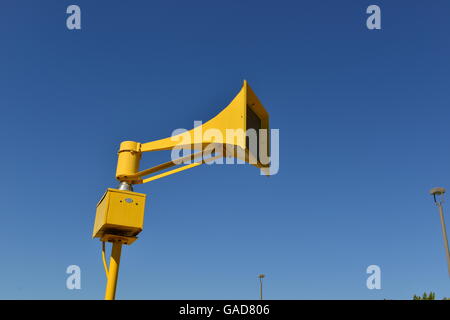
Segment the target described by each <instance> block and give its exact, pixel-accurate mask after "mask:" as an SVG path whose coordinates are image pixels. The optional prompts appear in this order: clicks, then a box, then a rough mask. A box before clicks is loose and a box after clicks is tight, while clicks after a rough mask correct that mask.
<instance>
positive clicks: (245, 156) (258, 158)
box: [93, 81, 270, 244]
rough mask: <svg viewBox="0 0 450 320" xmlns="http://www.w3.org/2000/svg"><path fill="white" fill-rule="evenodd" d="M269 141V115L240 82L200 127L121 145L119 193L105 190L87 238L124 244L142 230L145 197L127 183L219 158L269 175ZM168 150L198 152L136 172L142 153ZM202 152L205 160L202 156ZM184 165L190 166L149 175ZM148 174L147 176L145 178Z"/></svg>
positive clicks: (141, 181) (165, 174)
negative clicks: (228, 99) (232, 95)
mask: <svg viewBox="0 0 450 320" xmlns="http://www.w3.org/2000/svg"><path fill="white" fill-rule="evenodd" d="M269 140H270V137H269V114H268V113H267V111H266V110H265V109H264V107H263V105H262V104H261V102H260V101H259V99H258V97H257V96H256V95H255V93H254V92H253V90H252V89H251V88H250V86H249V85H248V83H247V81H244V84H243V86H242V89H241V90H240V91H239V93H238V94H237V96H236V97H235V98H234V99H233V100H232V101H231V103H230V104H229V105H228V106H227V107H226V108H225V109H223V110H222V111H221V112H220V113H219V114H218V115H217V116H215V117H214V118H212V119H211V120H209V121H207V122H206V123H204V124H203V125H201V126H198V127H196V128H194V129H192V130H190V131H185V132H183V133H181V134H179V135H175V136H172V137H168V138H165V139H161V140H156V141H151V142H147V143H139V142H135V141H124V142H122V143H121V144H120V150H119V156H118V161H117V170H116V178H117V180H119V181H120V182H121V185H120V187H119V189H108V190H107V191H106V193H105V194H104V196H103V197H102V199H101V200H100V202H99V203H98V205H97V213H96V219H95V226H94V232H93V237H98V238H101V240H102V241H111V240H113V239H121V241H122V242H124V243H127V244H131V243H132V242H133V241H134V240H135V239H136V236H137V234H139V232H141V231H142V228H143V221H144V207H145V200H146V196H145V194H141V193H136V192H133V191H132V185H133V184H142V183H146V182H150V181H153V180H156V179H159V178H162V177H165V176H168V175H171V174H174V173H177V172H180V171H183V170H186V169H190V168H192V167H195V166H198V165H201V164H203V163H205V162H208V161H212V160H213V159H217V158H219V157H224V156H228V157H230V156H231V157H235V158H237V159H240V160H242V161H245V162H248V163H251V164H252V165H254V166H256V167H258V168H260V169H261V170H263V171H264V173H266V174H269V170H270V158H269V151H270V143H269ZM252 141H253V143H251V142H252ZM173 148H180V149H190V150H196V151H199V152H196V153H191V154H190V155H188V156H186V157H182V158H178V159H176V160H172V161H169V162H166V163H162V164H160V165H157V166H155V167H152V168H150V169H146V170H142V171H139V163H140V160H141V157H142V153H144V152H150V151H160V150H171V149H173ZM211 150H214V152H211ZM207 152H209V155H210V157H209V158H206V157H205V154H206V153H207ZM198 158H200V160H198ZM186 160H190V161H193V162H192V163H190V164H185V165H184V166H181V167H178V168H176V169H173V170H169V171H165V172H163V173H160V174H156V175H155V173H157V172H160V171H163V170H166V169H169V168H171V167H173V166H176V165H179V164H181V163H183V162H185V161H186ZM152 174H153V175H152ZM149 175H152V176H150V177H147V178H145V177H146V176H149Z"/></svg>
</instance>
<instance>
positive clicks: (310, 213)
mask: <svg viewBox="0 0 450 320" xmlns="http://www.w3.org/2000/svg"><path fill="white" fill-rule="evenodd" d="M70 4H77V5H79V6H80V7H81V11H82V30H80V31H69V30H68V29H67V28H66V22H65V20H66V17H67V14H66V8H67V6H68V5H70ZM371 4H377V5H379V6H380V7H381V10H382V29H381V30H375V31H369V30H368V29H367V28H366V18H367V17H368V15H367V14H366V13H365V11H366V8H367V7H368V6H369V5H371ZM449 14H450V3H449V2H448V1H433V3H429V2H427V1H412V0H408V1H399V0H398V1H379V0H378V1H350V0H345V1H331V0H330V1H324V0H321V1H312V0H311V1H299V0H296V1H261V0H258V1H253V0H251V1H250V0H249V1H211V0H208V1H203V0H202V1H199V0H192V1H113V0H111V1H86V0H74V1H61V0H54V1H31V0H30V1H21V0H20V1H19V0H14V1H13V0H4V1H2V3H1V5H0V48H1V50H0V108H1V117H0V135H1V142H2V144H1V157H0V164H1V166H0V167H1V168H2V174H1V176H2V178H1V183H0V192H1V197H0V199H1V201H0V214H1V218H2V219H1V220H2V222H1V226H2V228H1V229H2V236H3V239H2V241H1V242H0V252H1V258H0V298H26V299H34V298H42V299H49V298H56V299H97V298H103V294H104V285H105V275H104V271H103V266H102V263H101V258H100V249H101V246H100V242H99V241H98V240H97V239H95V240H93V239H91V232H92V227H93V222H94V215H95V205H96V203H97V201H98V200H99V198H100V197H101V195H102V193H103V192H104V191H105V189H106V188H108V187H116V186H117V183H116V181H115V179H114V173H115V165H116V159H117V158H116V152H117V150H118V146H119V143H120V142H121V141H123V140H134V141H140V142H146V141H151V140H155V139H159V138H164V137H167V136H169V135H170V134H171V132H172V130H173V129H176V128H187V129H190V128H192V126H193V121H194V120H203V121H205V120H208V119H210V118H211V117H212V116H214V115H215V114H217V113H218V112H219V111H220V110H221V109H222V108H223V107H225V106H226V105H227V104H228V103H229V101H230V100H231V99H232V98H233V96H234V95H235V94H236V93H237V92H238V91H239V89H240V87H241V85H242V80H243V79H247V80H248V81H249V83H250V85H251V86H252V88H253V89H254V91H255V92H256V93H257V94H258V96H259V97H260V99H261V101H262V102H263V104H264V105H265V107H266V109H267V110H268V111H269V113H270V116H271V126H272V127H273V128H279V129H280V161H281V163H280V171H279V174H278V175H276V176H273V177H271V178H265V177H262V176H260V175H259V171H258V170H257V169H256V168H254V167H251V166H248V165H245V166H243V165H236V166H220V165H217V166H203V167H199V168H195V169H192V170H189V171H185V172H183V173H180V174H178V175H176V176H171V177H168V178H165V179H162V180H158V181H155V182H153V183H149V184H146V185H142V186H138V187H136V188H135V190H136V191H138V192H143V193H146V194H148V203H147V209H146V217H145V228H144V231H143V233H142V234H141V237H140V239H139V241H137V242H136V243H135V244H133V245H132V246H130V247H128V246H127V247H125V248H124V250H123V255H122V265H121V270H120V276H119V286H118V293H117V298H120V299H141V298H142V299H253V298H257V297H258V280H257V275H258V273H265V274H267V278H266V286H265V288H266V297H267V298H268V299H383V298H389V299H407V298H410V297H411V296H412V295H413V294H415V293H416V294H418V293H423V292H424V291H430V290H432V291H435V292H436V293H437V296H438V297H442V296H450V281H449V278H448V275H447V269H446V265H445V256H444V249H443V243H442V235H441V229H440V224H439V216H438V214H437V210H436V208H435V206H434V205H433V202H432V199H431V197H430V196H429V195H428V190H429V189H430V188H431V187H434V186H444V187H446V186H447V187H450V172H449V164H450V145H449V141H450V129H449V120H450V118H449V116H450V109H449V101H450V91H449V88H450V63H449V57H450V44H449V43H450V42H449V38H448V34H449V30H450V20H449V19H448V16H449ZM144 157H145V159H144V160H143V167H145V166H150V165H151V164H156V163H158V161H159V162H161V161H165V160H167V154H162V155H161V154H152V153H151V154H146V155H145V156H144ZM448 209H449V210H450V207H449V208H448ZM448 212H449V214H450V211H448ZM447 220H448V221H449V224H450V215H449V216H448V219H447ZM71 264H76V265H79V266H80V267H81V270H82V284H81V285H82V289H81V290H73V291H69V290H67V289H66V287H65V282H66V277H67V274H66V273H65V270H66V268H67V266H68V265H71ZM372 264H376V265H379V266H380V267H381V270H382V290H368V289H367V288H366V278H367V276H368V275H367V274H366V268H367V266H369V265H372Z"/></svg>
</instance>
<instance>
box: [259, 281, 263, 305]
mask: <svg viewBox="0 0 450 320" xmlns="http://www.w3.org/2000/svg"><path fill="white" fill-rule="evenodd" d="M259 283H260V286H259V296H260V298H261V300H262V299H263V295H262V278H259Z"/></svg>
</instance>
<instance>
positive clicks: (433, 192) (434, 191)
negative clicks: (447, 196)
mask: <svg viewBox="0 0 450 320" xmlns="http://www.w3.org/2000/svg"><path fill="white" fill-rule="evenodd" d="M444 193H445V189H444V188H440V187H437V188H433V189H431V190H430V194H431V195H432V196H440V195H443V194H444Z"/></svg>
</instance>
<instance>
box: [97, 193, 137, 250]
mask: <svg viewBox="0 0 450 320" xmlns="http://www.w3.org/2000/svg"><path fill="white" fill-rule="evenodd" d="M145 201H146V195H145V194H143V193H137V192H131V191H124V190H117V189H108V190H107V191H106V193H105V194H104V196H103V197H102V199H101V200H100V202H99V203H98V204H97V212H96V215H95V223H94V231H93V235H92V236H93V237H95V238H102V237H103V241H109V240H110V239H108V238H106V239H105V238H104V237H105V235H115V236H121V237H135V236H136V235H137V234H139V233H140V232H141V231H142V229H143V227H144V208H145ZM131 242H132V241H131ZM131 242H130V243H131Z"/></svg>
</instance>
